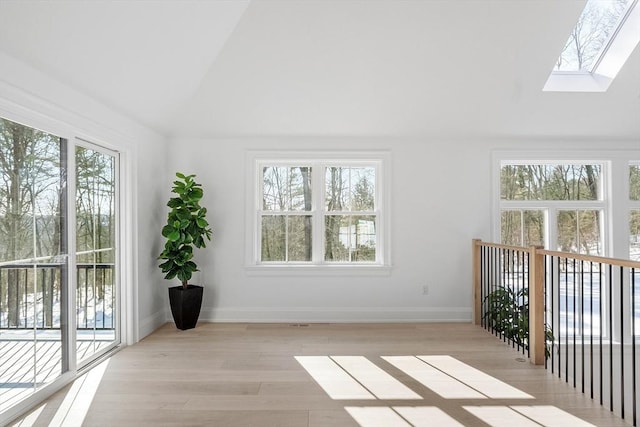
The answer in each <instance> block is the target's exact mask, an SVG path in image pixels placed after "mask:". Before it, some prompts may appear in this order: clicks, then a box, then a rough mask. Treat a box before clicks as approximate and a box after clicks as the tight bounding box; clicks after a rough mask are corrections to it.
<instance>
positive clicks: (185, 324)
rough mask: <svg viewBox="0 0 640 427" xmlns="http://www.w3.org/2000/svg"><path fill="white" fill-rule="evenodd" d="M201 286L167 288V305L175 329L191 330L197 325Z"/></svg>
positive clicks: (200, 304) (200, 303) (200, 302)
mask: <svg viewBox="0 0 640 427" xmlns="http://www.w3.org/2000/svg"><path fill="white" fill-rule="evenodd" d="M203 290H204V288H203V287H202V286H195V285H188V286H187V288H186V289H185V288H183V287H182V286H173V287H171V288H169V304H170V305H171V314H172V315H173V321H174V322H175V323H176V327H177V328H178V329H181V330H183V331H184V330H185V329H193V328H195V327H196V323H198V316H200V307H201V306H202V292H203Z"/></svg>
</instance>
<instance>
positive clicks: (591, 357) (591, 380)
mask: <svg viewBox="0 0 640 427" xmlns="http://www.w3.org/2000/svg"><path fill="white" fill-rule="evenodd" d="M589 326H590V329H589V383H590V384H589V385H590V389H591V398H592V399H593V262H592V261H589Z"/></svg>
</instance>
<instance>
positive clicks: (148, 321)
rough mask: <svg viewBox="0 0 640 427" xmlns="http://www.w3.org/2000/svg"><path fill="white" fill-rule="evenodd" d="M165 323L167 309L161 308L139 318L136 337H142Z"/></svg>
mask: <svg viewBox="0 0 640 427" xmlns="http://www.w3.org/2000/svg"><path fill="white" fill-rule="evenodd" d="M165 323H167V310H166V309H162V310H158V311H156V312H155V313H153V314H152V315H151V316H148V317H145V318H144V319H141V320H140V323H139V328H138V339H140V340H141V339H142V338H144V337H146V336H147V335H149V334H150V333H152V332H153V331H155V330H156V329H158V328H159V327H160V326H162V325H164V324H165Z"/></svg>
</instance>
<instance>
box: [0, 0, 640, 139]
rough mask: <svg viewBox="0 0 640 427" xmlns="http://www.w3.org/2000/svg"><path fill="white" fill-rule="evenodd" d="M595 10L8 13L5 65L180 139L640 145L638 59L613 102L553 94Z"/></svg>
mask: <svg viewBox="0 0 640 427" xmlns="http://www.w3.org/2000/svg"><path fill="white" fill-rule="evenodd" d="M583 7H584V0H563V1H557V0H376V1H366V0H252V1H249V0H238V1H234V0H224V1H191V0H186V1H169V0H148V1H126V2H125V1H115V0H112V1H106V0H92V1H80V0H77V1H65V0H52V1H47V2H45V1H33V0H0V52H4V53H5V54H7V55H10V56H12V57H14V58H15V59H17V60H19V61H21V62H24V63H26V64H28V65H30V66H32V67H34V68H36V69H38V70H40V71H42V72H44V73H46V74H48V75H50V76H51V77H53V78H55V79H57V80H60V81H61V82H63V83H65V84H67V85H69V86H71V87H73V88H75V89H77V90H78V91H81V92H84V93H86V94H87V95H89V96H91V97H93V98H95V99H97V100H99V101H101V102H102V103H104V104H106V105H108V106H110V107H111V108H113V109H114V110H117V111H119V112H121V113H123V114H126V115H128V116H130V117H131V118H133V119H135V120H137V121H139V122H140V123H142V124H145V125H147V126H149V127H151V128H153V129H156V130H158V131H159V132H162V133H164V134H166V135H170V136H171V135H188V136H229V135H231V136H248V135H251V136H254V135H321V136H333V135H340V136H351V135H353V136H371V135H374V136H416V137H460V138H478V137H480V138H485V137H487V138H489V137H514V136H516V137H517V136H533V137H571V138H583V137H586V138H602V137H605V138H640V48H638V47H636V49H635V51H634V53H633V55H632V57H631V58H630V59H629V60H628V61H627V63H626V65H625V66H624V68H623V69H622V71H621V72H620V73H619V75H618V77H617V78H616V80H615V81H614V82H613V84H612V85H611V86H610V88H609V90H608V91H607V92H605V93H549V92H542V87H543V86H544V83H545V81H546V79H547V77H548V75H549V72H550V70H551V68H552V66H553V64H554V62H555V60H556V58H557V57H558V54H559V53H560V50H561V48H562V46H563V44H564V42H565V41H566V39H567V36H568V34H569V32H570V30H571V29H572V27H573V25H574V24H575V22H576V20H577V17H578V16H579V14H580V12H581V10H582V8H583ZM638 31H640V29H638ZM2 78H3V76H2V70H0V79H2Z"/></svg>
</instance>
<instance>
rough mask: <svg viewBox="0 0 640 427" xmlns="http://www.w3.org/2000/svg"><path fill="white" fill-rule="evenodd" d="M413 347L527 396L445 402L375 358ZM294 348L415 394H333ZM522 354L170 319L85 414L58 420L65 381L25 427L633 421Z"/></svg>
mask: <svg viewBox="0 0 640 427" xmlns="http://www.w3.org/2000/svg"><path fill="white" fill-rule="evenodd" d="M417 355H450V356H452V357H454V358H456V359H458V360H460V361H462V362H464V363H466V364H468V365H470V366H472V367H474V368H477V369H480V370H482V371H483V372H485V373H487V374H489V375H491V376H493V377H495V378H497V379H499V380H502V381H504V382H506V383H508V384H510V385H511V386H513V387H516V388H517V389H519V390H521V391H523V392H525V393H528V394H530V395H532V396H533V397H534V399H503V398H499V399H485V400H482V401H479V400H477V399H445V398H443V397H440V396H439V395H438V394H436V393H434V392H433V391H432V390H431V389H429V388H428V387H425V386H424V385H422V384H420V383H419V382H417V381H416V380H414V379H413V378H412V377H411V376H409V375H407V374H406V373H404V372H403V371H401V370H399V369H398V368H396V367H394V366H393V365H391V364H389V363H388V362H387V361H385V360H383V359H382V358H381V356H417ZM295 356H364V357H366V358H367V359H368V360H369V361H371V362H373V363H374V364H375V365H377V366H378V367H380V368H381V369H382V370H384V371H385V372H387V373H388V374H390V376H392V377H394V378H396V379H397V380H399V381H400V382H401V383H403V384H404V385H406V386H408V387H409V388H410V389H411V390H413V391H414V392H415V393H417V394H418V395H419V396H420V398H421V400H385V399H373V400H337V399H332V398H331V397H330V396H329V395H328V394H327V393H326V392H325V391H324V389H323V388H322V387H321V386H320V385H319V384H318V383H317V382H316V381H315V380H314V379H313V378H312V377H311V375H310V374H309V373H308V372H307V371H306V370H305V369H304V368H303V367H302V365H301V364H300V363H299V362H298V361H297V360H296V359H295ZM522 358H523V355H522V353H520V352H518V351H516V350H514V349H512V348H511V347H509V346H507V345H506V344H505V343H503V342H502V341H500V340H499V339H497V338H496V337H494V336H493V335H491V334H490V333H488V332H486V331H484V330H483V329H482V328H480V327H478V326H474V325H471V324H436V323H433V324H309V325H289V324H229V323H202V324H199V325H198V326H197V328H195V329H192V330H188V331H179V330H177V329H176V328H175V326H174V325H173V324H167V325H165V326H163V327H162V328H160V329H159V330H157V331H156V332H154V333H153V334H151V335H150V336H148V337H146V338H145V339H144V340H142V341H141V342H140V343H138V344H136V345H134V346H131V347H128V348H125V349H123V350H122V351H120V352H118V353H116V354H115V355H113V357H111V358H110V359H109V361H108V364H107V366H106V369H105V370H104V375H103V376H102V378H101V379H100V380H99V383H96V384H97V391H96V393H95V396H93V400H92V401H90V406H88V410H86V411H85V412H86V414H85V413H84V412H83V413H82V414H81V416H80V418H78V417H77V414H75V415H74V414H71V413H70V414H69V415H68V416H67V418H66V421H65V418H64V417H65V415H64V414H62V415H61V414H60V411H59V408H60V407H61V406H65V405H66V403H65V404H63V402H67V403H68V402H69V400H70V399H69V398H68V395H69V392H70V390H71V389H72V386H68V387H67V388H65V389H63V390H62V391H60V392H59V393H57V394H56V395H54V396H53V397H51V398H50V399H49V400H48V401H47V402H46V405H45V406H43V407H41V408H39V410H38V411H39V412H36V413H34V414H33V415H32V416H31V418H30V419H29V423H26V422H25V423H23V425H35V426H47V425H49V423H50V421H51V420H52V419H56V420H57V421H60V420H63V421H62V422H61V425H72V424H73V420H74V419H76V421H75V422H80V421H78V420H82V419H84V421H83V422H82V425H85V426H223V427H235V426H238V427H240V426H241V427H251V426H256V427H257V426H260V427H262V426H294V427H305V426H308V427H321V426H326V427H329V426H330V427H342V426H345V427H347V426H355V427H357V426H359V425H360V424H359V423H358V422H356V420H355V419H354V418H353V417H352V415H350V413H349V412H347V409H345V408H347V407H364V408H382V407H384V408H392V407H407V406H409V407H415V406H420V407H425V406H428V407H437V408H439V409H440V410H442V411H444V412H445V413H446V414H448V415H449V416H450V417H452V418H454V419H455V420H457V421H458V422H459V423H461V424H463V425H466V426H486V425H488V424H486V423H484V422H483V421H481V420H480V419H479V418H476V417H475V416H474V415H472V414H471V413H470V412H469V411H467V410H465V409H464V408H463V406H478V405H487V406H494V407H508V406H514V405H527V406H544V405H553V406H554V407H556V408H559V409H561V410H562V411H564V412H566V413H568V414H572V415H573V416H576V417H579V418H580V419H582V420H584V421H587V422H589V423H591V424H593V425H597V426H625V425H629V424H627V423H625V422H624V421H623V420H621V419H620V418H618V417H616V416H615V415H614V414H612V413H611V412H609V411H608V409H606V408H603V407H601V406H600V405H599V403H598V402H595V401H592V400H591V399H590V398H589V397H588V396H584V395H583V394H581V393H580V392H579V391H577V390H575V389H573V387H572V386H571V385H570V384H567V383H565V382H564V381H563V380H560V379H558V378H557V377H555V376H553V375H551V373H549V372H547V371H546V370H544V368H543V367H539V366H532V365H530V364H529V363H528V362H524V361H522ZM76 393H77V394H78V398H80V397H84V398H85V399H86V398H87V396H86V394H87V393H84V392H79V393H78V392H77V390H76ZM65 397H66V398H67V400H66V401H65ZM79 405H81V403H79ZM86 405H89V403H86ZM70 412H73V407H71V410H70ZM74 417H75V418H74ZM378 425H384V426H387V424H378ZM407 425H410V424H407ZM416 425H417V424H416ZM424 425H433V426H435V427H439V425H438V424H434V423H432V422H430V421H429V420H427V422H426V423H425V424H424ZM511 425H512V426H513V427H515V426H516V425H517V424H511ZM569 426H570V427H573V425H572V424H569ZM365 427H368V425H367V426H365Z"/></svg>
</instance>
